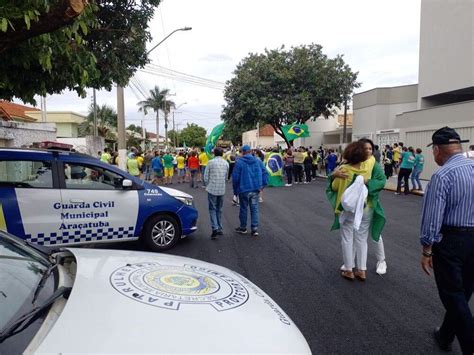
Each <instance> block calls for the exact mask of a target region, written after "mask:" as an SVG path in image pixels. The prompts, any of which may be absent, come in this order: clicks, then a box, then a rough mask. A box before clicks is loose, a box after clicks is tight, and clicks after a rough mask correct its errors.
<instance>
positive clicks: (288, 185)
mask: <svg viewBox="0 0 474 355" xmlns="http://www.w3.org/2000/svg"><path fill="white" fill-rule="evenodd" d="M285 186H286V187H290V186H293V184H285Z"/></svg>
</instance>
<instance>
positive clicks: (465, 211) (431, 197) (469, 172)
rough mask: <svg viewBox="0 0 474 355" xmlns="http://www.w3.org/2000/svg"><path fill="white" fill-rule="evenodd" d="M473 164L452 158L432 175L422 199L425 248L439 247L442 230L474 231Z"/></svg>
mask: <svg viewBox="0 0 474 355" xmlns="http://www.w3.org/2000/svg"><path fill="white" fill-rule="evenodd" d="M473 204H474V161H473V160H471V159H466V158H465V157H464V156H463V155H462V154H456V155H453V156H452V157H451V158H449V159H448V161H447V162H446V163H445V164H444V165H443V166H442V167H441V168H440V169H439V170H438V171H437V172H436V173H435V174H433V176H432V178H431V181H430V183H429V184H428V187H427V189H426V193H425V197H424V199H423V214H422V218H421V235H420V241H421V244H422V245H425V246H429V245H432V244H433V243H439V242H440V241H441V239H442V237H443V236H442V234H441V233H440V231H441V227H442V226H443V225H444V226H450V227H474V208H473Z"/></svg>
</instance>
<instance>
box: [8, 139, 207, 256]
mask: <svg viewBox="0 0 474 355" xmlns="http://www.w3.org/2000/svg"><path fill="white" fill-rule="evenodd" d="M197 218H198V213H197V210H196V209H195V208H194V206H193V198H192V196H190V195H188V194H186V193H184V192H181V191H178V190H174V189H169V188H164V187H157V186H155V185H151V184H148V183H145V182H143V181H142V180H140V179H137V178H135V177H133V176H131V175H129V174H128V173H126V172H124V171H122V170H120V169H118V168H117V167H114V166H112V165H110V164H107V163H103V162H101V161H99V160H98V159H96V158H93V157H91V156H88V155H84V154H80V153H73V152H68V151H58V150H54V151H52V150H44V149H14V148H0V229H4V230H8V232H10V233H12V234H14V235H16V236H18V237H20V238H23V239H25V240H27V241H29V242H31V243H34V244H39V245H65V244H68V245H72V244H84V243H94V242H111V241H131V240H137V239H138V238H143V239H144V242H145V243H146V244H147V246H148V247H149V249H150V250H153V251H162V250H167V249H169V248H171V247H172V246H174V245H175V244H176V243H177V242H178V240H179V239H180V238H181V237H182V236H185V235H188V234H191V233H192V232H194V231H195V230H196V229H197V227H196V223H197Z"/></svg>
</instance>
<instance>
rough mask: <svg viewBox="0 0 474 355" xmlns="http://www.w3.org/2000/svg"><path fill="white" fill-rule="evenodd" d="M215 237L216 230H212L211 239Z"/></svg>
mask: <svg viewBox="0 0 474 355" xmlns="http://www.w3.org/2000/svg"><path fill="white" fill-rule="evenodd" d="M216 238H217V231H212V234H211V239H216Z"/></svg>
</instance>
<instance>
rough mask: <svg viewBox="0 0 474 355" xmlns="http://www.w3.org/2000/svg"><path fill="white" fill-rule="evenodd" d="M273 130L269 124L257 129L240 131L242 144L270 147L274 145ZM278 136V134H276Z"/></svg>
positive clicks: (253, 146)
mask: <svg viewBox="0 0 474 355" xmlns="http://www.w3.org/2000/svg"><path fill="white" fill-rule="evenodd" d="M274 133H275V130H274V129H273V127H272V126H270V125H269V124H267V125H265V126H263V127H261V128H260V129H259V130H256V129H253V130H251V131H247V132H244V133H242V145H249V146H250V147H251V148H258V147H259V148H271V147H274V146H275V139H274ZM277 136H278V135H277Z"/></svg>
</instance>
